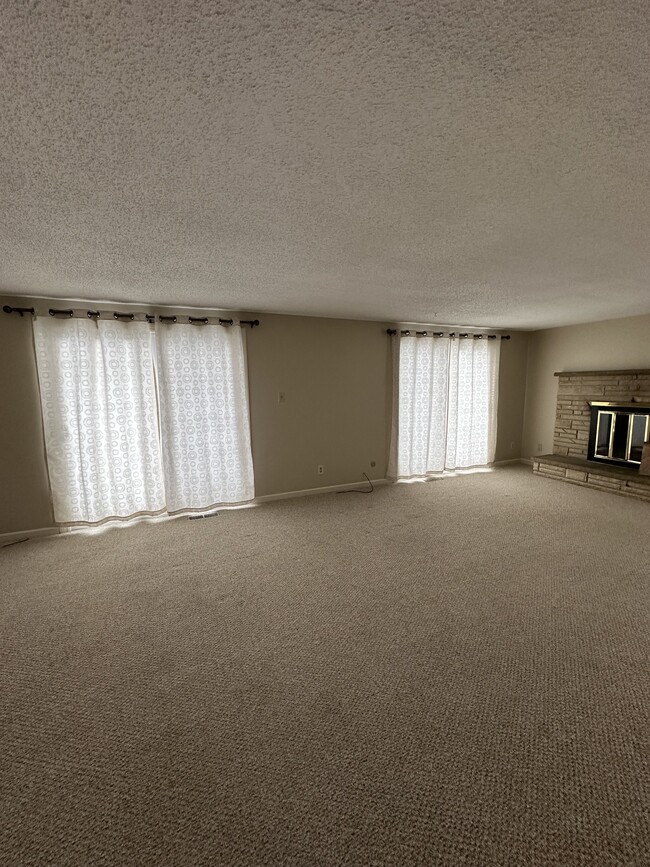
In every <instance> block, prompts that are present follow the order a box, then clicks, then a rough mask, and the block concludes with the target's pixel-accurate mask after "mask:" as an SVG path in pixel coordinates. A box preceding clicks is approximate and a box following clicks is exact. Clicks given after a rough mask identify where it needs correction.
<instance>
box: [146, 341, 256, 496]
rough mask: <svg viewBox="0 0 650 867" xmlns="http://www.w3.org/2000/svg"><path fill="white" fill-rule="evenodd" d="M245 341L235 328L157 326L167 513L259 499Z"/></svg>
mask: <svg viewBox="0 0 650 867" xmlns="http://www.w3.org/2000/svg"><path fill="white" fill-rule="evenodd" d="M244 339H245V338H244V332H243V331H242V329H241V328H239V327H238V326H231V327H230V328H223V327H222V326H220V325H201V326H192V325H165V324H161V325H160V326H158V327H157V330H156V368H157V373H158V390H159V398H160V429H161V438H162V450H163V467H164V475H165V496H166V503H167V509H168V511H170V512H177V511H181V510H183V509H199V508H206V507H207V506H212V505H217V504H219V503H242V502H245V501H246V500H251V499H252V498H253V496H254V491H253V459H252V456H251V441H250V424H249V416H248V393H247V391H248V390H247V377H246V355H245V349H244Z"/></svg>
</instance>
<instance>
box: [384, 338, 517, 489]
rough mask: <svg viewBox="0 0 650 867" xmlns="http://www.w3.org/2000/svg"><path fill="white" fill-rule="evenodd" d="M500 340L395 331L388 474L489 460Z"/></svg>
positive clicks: (415, 474)
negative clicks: (451, 337)
mask: <svg viewBox="0 0 650 867" xmlns="http://www.w3.org/2000/svg"><path fill="white" fill-rule="evenodd" d="M500 343H501V342H500V341H499V340H473V339H472V338H466V339H447V338H431V337H417V336H415V335H396V336H395V338H394V343H393V427H392V437H391V451H390V461H389V469H388V475H389V477H390V478H394V479H396V478H402V479H408V478H421V477H426V476H428V475H432V474H436V473H442V472H444V471H445V470H448V471H449V470H456V469H463V468H470V467H478V466H485V465H487V464H489V463H492V461H494V454H495V450H496V431H497V407H498V381H499V354H500Z"/></svg>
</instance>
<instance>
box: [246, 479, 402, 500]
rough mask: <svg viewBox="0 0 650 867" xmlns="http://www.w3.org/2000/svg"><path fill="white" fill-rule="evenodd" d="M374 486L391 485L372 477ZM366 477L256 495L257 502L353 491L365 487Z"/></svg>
mask: <svg viewBox="0 0 650 867" xmlns="http://www.w3.org/2000/svg"><path fill="white" fill-rule="evenodd" d="M371 481H372V484H373V486H374V487H375V488H376V487H377V486H379V485H390V484H391V482H389V480H388V479H371ZM367 484H368V482H366V480H365V479H362V480H361V481H359V482H348V483H347V484H345V485H327V486H326V487H324V488H305V489H304V490H302V491H284V492H283V493H281V494H264V495H263V496H261V497H255V502H256V503H270V502H271V501H272V500H291V499H293V498H294V497H311V496H314V495H315V494H332V493H335V492H336V491H351V490H352V489H353V488H363V487H364V485H367Z"/></svg>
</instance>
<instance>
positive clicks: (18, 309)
mask: <svg viewBox="0 0 650 867" xmlns="http://www.w3.org/2000/svg"><path fill="white" fill-rule="evenodd" d="M2 309H3V310H4V312H5V313H19V314H20V315H21V316H22V315H23V313H29V314H31V315H32V316H33V315H34V312H35V311H34V308H33V307H10V306H9V305H8V304H5V306H4V307H3V308H2Z"/></svg>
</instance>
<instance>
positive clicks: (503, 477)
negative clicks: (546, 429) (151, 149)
mask: <svg viewBox="0 0 650 867" xmlns="http://www.w3.org/2000/svg"><path fill="white" fill-rule="evenodd" d="M0 570H1V577H0V591H1V595H2V606H1V609H2V610H1V617H2V636H1V637H2V645H1V657H0V664H1V668H0V677H1V678H2V693H1V708H0V728H1V733H0V739H1V741H0V762H1V763H2V774H1V777H0V795H1V803H0V822H1V831H0V863H1V864H2V865H11V867H14V865H20V867H22V865H45V864H47V865H57V867H59V865H75V867H76V865H83V867H94V865H172V867H176V865H178V867H191V865H242V867H257V865H294V867H298V865H300V867H302V865H304V867H318V865H354V867H361V865H395V867H406V865H415V864H418V865H450V867H451V865H453V867H457V865H468V867H491V865H540V867H541V865H545V867H546V865H557V867H560V865H561V867H572V865H594V867H596V865H597V867H609V865H647V864H649V863H650V823H649V816H648V807H649V805H650V786H649V777H648V749H647V747H648V744H647V736H648V732H649V730H650V725H649V722H650V721H649V708H650V676H649V672H648V658H649V654H648V644H649V630H648V626H649V623H648V578H649V572H650V507H649V506H648V505H646V504H644V503H641V502H638V501H632V500H625V499H622V498H617V497H615V496H612V495H609V494H604V493H600V492H597V491H591V490H587V489H584V488H579V487H573V486H570V485H566V484H563V483H560V482H556V481H551V480H547V479H542V478H538V477H533V476H532V475H531V473H530V472H529V471H528V470H527V469H526V468H523V467H513V468H507V469H501V470H497V471H496V472H493V473H488V474H479V475H471V476H464V477H459V478H453V479H445V480H442V481H436V482H432V483H429V484H419V485H409V486H406V485H400V486H396V487H386V488H380V489H378V490H376V491H375V493H374V494H372V495H370V496H362V495H353V494H345V495H333V494H332V495H326V496H320V497H312V498H305V499H299V500H291V501H281V502H277V503H273V504H269V505H265V506H261V507H258V508H254V509H249V510H243V511H237V512H224V513H221V515H219V516H218V517H215V518H211V519H209V520H204V521H187V520H177V521H173V522H169V523H166V524H156V525H151V524H149V525H146V524H140V525H137V526H134V527H130V528H128V529H116V530H110V531H108V532H105V533H103V534H101V535H97V536H93V537H82V536H67V537H58V538H51V539H41V540H33V541H30V542H27V543H24V544H19V545H14V546H12V547H9V548H5V549H3V550H2V551H0Z"/></svg>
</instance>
